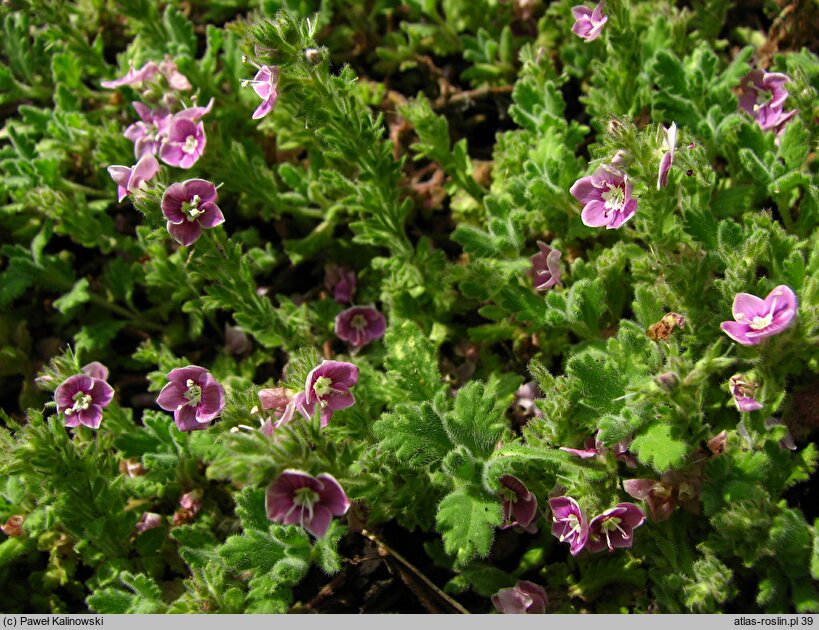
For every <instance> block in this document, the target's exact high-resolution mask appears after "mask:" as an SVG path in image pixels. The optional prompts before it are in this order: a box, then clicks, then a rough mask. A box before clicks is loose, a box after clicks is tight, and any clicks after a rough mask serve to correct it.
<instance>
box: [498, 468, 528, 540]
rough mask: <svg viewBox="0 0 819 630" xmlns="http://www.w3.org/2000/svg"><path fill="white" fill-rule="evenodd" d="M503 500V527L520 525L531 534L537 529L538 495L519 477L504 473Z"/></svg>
mask: <svg viewBox="0 0 819 630" xmlns="http://www.w3.org/2000/svg"><path fill="white" fill-rule="evenodd" d="M499 481H500V484H501V502H502V504H503V525H501V527H502V528H503V529H507V528H509V527H512V526H513V525H520V526H521V527H522V528H523V529H525V530H526V531H527V532H529V533H530V534H533V533H534V532H536V531H537V527H535V524H534V522H533V521H534V520H535V517H536V516H537V497H535V495H534V494H532V493H531V492H529V488H527V487H526V485H525V484H524V483H523V482H522V481H521V480H520V479H518V478H517V477H513V476H512V475H502V476H501V478H500V479H499Z"/></svg>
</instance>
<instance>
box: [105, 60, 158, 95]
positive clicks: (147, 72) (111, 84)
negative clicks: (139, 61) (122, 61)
mask: <svg viewBox="0 0 819 630" xmlns="http://www.w3.org/2000/svg"><path fill="white" fill-rule="evenodd" d="M128 65H129V66H130V68H129V70H128V72H127V73H126V74H125V76H124V77H121V78H119V79H113V80H112V81H103V82H102V83H100V85H101V86H102V87H104V88H109V89H114V88H118V87H120V86H122V85H141V84H142V82H143V81H147V80H148V79H150V78H151V77H152V76H153V75H155V74H156V73H157V72H159V66H158V65H156V63H154V62H153V61H149V62H148V63H146V64H145V65H144V66H142V67H141V68H140V69H139V70H136V69H135V68H134V62H133V61H131V62H129V64H128Z"/></svg>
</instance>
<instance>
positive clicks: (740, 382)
mask: <svg viewBox="0 0 819 630" xmlns="http://www.w3.org/2000/svg"><path fill="white" fill-rule="evenodd" d="M728 387H729V389H730V390H731V396H733V397H734V402H735V403H736V405H737V409H739V410H740V411H742V412H744V413H748V412H750V411H758V410H759V409H762V404H761V403H760V402H759V401H757V400H756V399H755V398H754V394H755V393H756V390H757V389H759V385H758V384H757V383H753V382H751V381H746V380H745V377H744V376H743V375H742V374H734V375H733V376H732V377H731V378H730V379H729V381H728Z"/></svg>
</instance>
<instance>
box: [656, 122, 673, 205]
mask: <svg viewBox="0 0 819 630" xmlns="http://www.w3.org/2000/svg"><path fill="white" fill-rule="evenodd" d="M661 128H662V130H663V135H664V136H665V138H664V141H665V146H666V149H667V150H666V151H665V152H664V153H663V157H662V158H661V159H660V172H659V173H658V174H657V190H660V188H665V187H666V185H668V171H670V170H671V165H672V164H673V163H674V151H675V150H676V148H677V123H675V122H673V123H671V126H670V127H669V128H668V129H666V128H665V127H661Z"/></svg>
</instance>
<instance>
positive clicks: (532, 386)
mask: <svg viewBox="0 0 819 630" xmlns="http://www.w3.org/2000/svg"><path fill="white" fill-rule="evenodd" d="M538 398H540V389H538V386H537V383H535V382H534V381H529V382H528V383H524V384H523V385H521V386H520V387H518V388H517V390H516V391H515V400H514V402H513V403H512V411H513V412H514V414H515V416H516V418H517V420H518V421H519V422H520V423H521V424H526V422H527V421H528V420H529V418H542V417H543V412H542V411H541V410H540V409H538V406H537V403H536V400H537V399H538Z"/></svg>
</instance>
